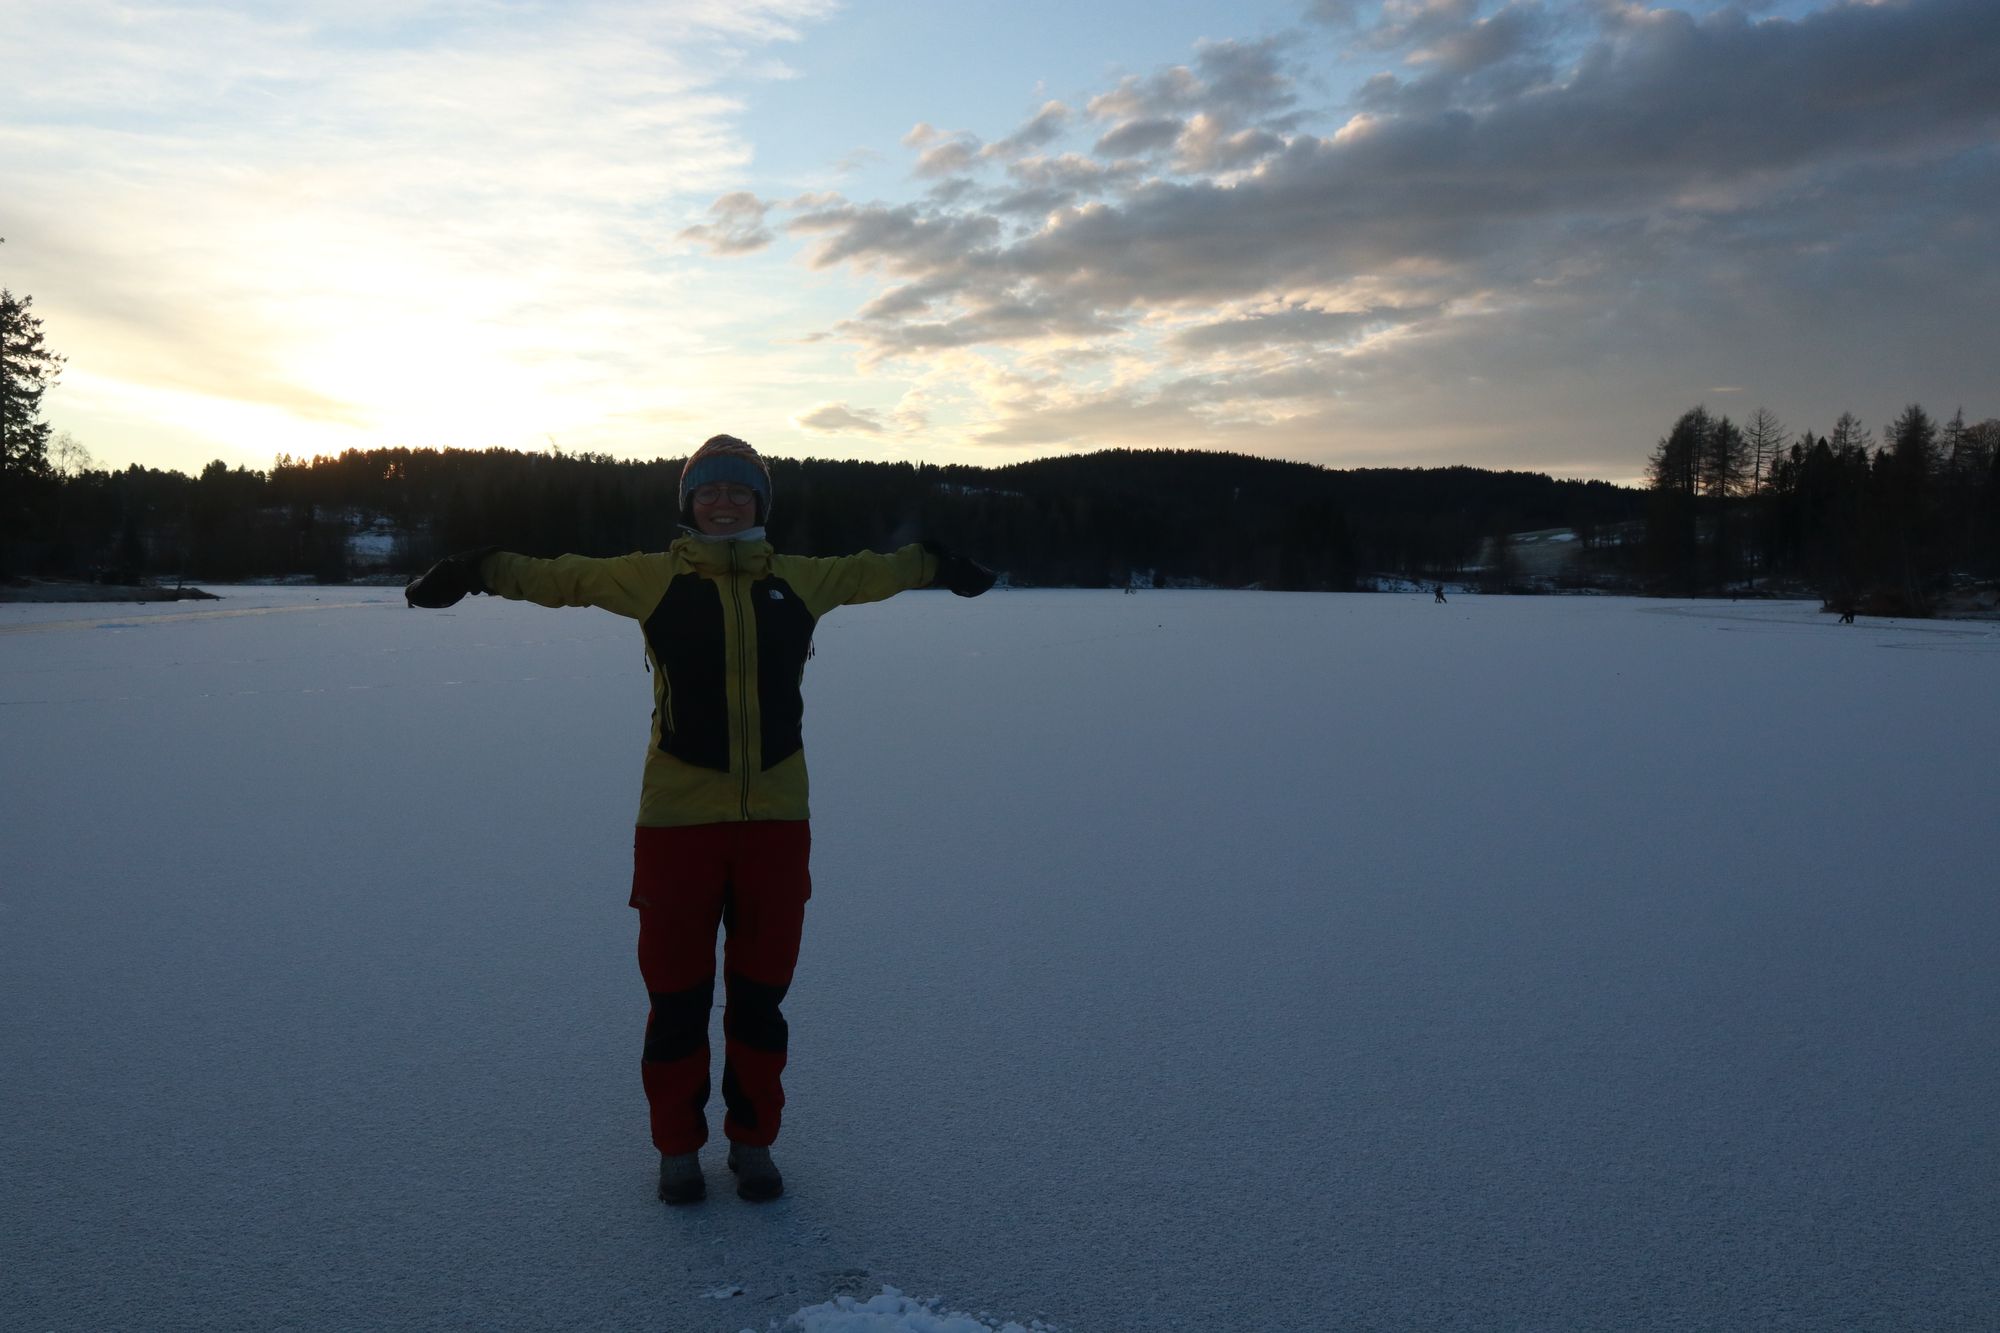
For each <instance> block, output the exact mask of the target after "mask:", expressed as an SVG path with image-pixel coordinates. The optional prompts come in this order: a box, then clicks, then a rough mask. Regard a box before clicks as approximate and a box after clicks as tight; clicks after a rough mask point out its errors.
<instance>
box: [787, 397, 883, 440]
mask: <svg viewBox="0 0 2000 1333" xmlns="http://www.w3.org/2000/svg"><path fill="white" fill-rule="evenodd" d="M792 424H793V425H795V426H797V427H798V428H799V429H801V430H807V431H812V432H814V433H815V434H819V435H886V434H888V432H889V428H888V427H887V426H885V425H884V424H882V416H881V413H879V412H876V411H873V410H872V409H869V408H856V407H849V406H848V405H847V404H846V403H821V404H820V405H819V406H818V407H815V408H812V409H810V410H808V411H805V412H801V413H799V414H798V415H797V416H795V417H793V418H792Z"/></svg>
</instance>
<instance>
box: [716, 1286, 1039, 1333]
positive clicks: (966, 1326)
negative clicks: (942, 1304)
mask: <svg viewBox="0 0 2000 1333" xmlns="http://www.w3.org/2000/svg"><path fill="white" fill-rule="evenodd" d="M772 1327H773V1329H774V1330H775V1333H1060V1330H1059V1329H1058V1328H1057V1327H1056V1326H1055V1325H1054V1324H1046V1323H1043V1322H1042V1321H1041V1320H1039V1319H1031V1320H1029V1321H1028V1322H1027V1323H1025V1324H1022V1323H1018V1322H1016V1321H1014V1320H1012V1319H1009V1320H1005V1321H1003V1322H1000V1323H994V1322H993V1321H992V1319H991V1317H990V1316H987V1315H983V1314H980V1315H971V1314H964V1313H961V1312H959V1311H955V1310H953V1311H943V1310H939V1309H938V1302H937V1301H936V1300H928V1301H918V1300H912V1299H911V1298H910V1297H908V1296H905V1295H904V1294H903V1293H902V1292H900V1291H898V1290H896V1288H894V1287H884V1288H882V1291H881V1293H880V1294H879V1295H875V1296H870V1297H869V1298H868V1299H867V1300H865V1301H857V1300H855V1299H854V1298H853V1297H852V1296H836V1297H834V1298H833V1299H832V1300H830V1301H827V1302H825V1303H823V1304H820V1305H808V1306H807V1307H806V1308H805V1309H803V1310H800V1311H798V1312H797V1313H795V1314H793V1315H791V1316H790V1317H789V1318H787V1319H786V1320H785V1321H784V1322H783V1323H782V1324H776V1325H773V1326H772ZM743 1333H755V1331H754V1330H752V1329H744V1330H743Z"/></svg>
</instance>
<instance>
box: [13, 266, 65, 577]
mask: <svg viewBox="0 0 2000 1333" xmlns="http://www.w3.org/2000/svg"><path fill="white" fill-rule="evenodd" d="M33 305H34V298H33V297H29V296H20V297H17V296H15V295H14V293H12V292H10V291H7V290H5V289H4V288H0V524H4V526H5V527H6V529H7V531H8V534H9V537H10V539H13V540H18V534H20V533H21V532H22V531H23V529H24V527H25V523H26V519H27V514H28V509H29V504H30V499H31V497H32V495H33V493H34V491H35V489H36V487H37V486H38V485H39V484H40V483H41V482H43V481H44V480H46V479H47V478H48V476H49V423H48V422H46V421H43V420H42V394H43V392H44V391H46V390H47V389H48V387H49V385H51V384H53V383H55V381H56V377H57V375H59V374H60V373H61V372H62V364H63V358H61V357H60V356H57V355H56V354H55V352H53V351H52V350H50V348H49V346H48V344H47V343H46V342H45V341H44V340H43V338H42V321H41V320H39V319H37V318H36V317H35V316H34V314H33V313H31V311H32V307H33ZM0 563H11V560H10V559H9V553H7V552H6V551H5V550H4V549H0Z"/></svg>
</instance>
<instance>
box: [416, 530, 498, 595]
mask: <svg viewBox="0 0 2000 1333" xmlns="http://www.w3.org/2000/svg"><path fill="white" fill-rule="evenodd" d="M499 549H500V548H499V547H497V546H482V547H480V548H479V549H478V550H476V551H460V552H459V553H458V554H457V555H448V556H446V557H445V558H444V559H442V560H440V561H438V562H437V563H436V564H435V565H432V566H431V567H430V568H429V569H427V570H425V571H424V572H423V573H422V574H421V575H420V576H418V577H417V578H414V579H411V580H410V582H409V583H408V585H406V586H405V587H404V589H403V600H404V601H406V602H408V603H409V604H410V605H411V606H421V607H427V608H429V609H430V610H433V611H436V610H440V609H442V608H444V607H447V606H455V605H456V604H457V603H458V600H459V599H460V598H461V597H463V596H465V594H467V593H469V592H485V591H486V580H484V579H482V578H480V577H479V564H480V562H481V561H483V560H484V559H486V557H487V556H489V555H492V554H493V553H494V552H495V551H497V550H499Z"/></svg>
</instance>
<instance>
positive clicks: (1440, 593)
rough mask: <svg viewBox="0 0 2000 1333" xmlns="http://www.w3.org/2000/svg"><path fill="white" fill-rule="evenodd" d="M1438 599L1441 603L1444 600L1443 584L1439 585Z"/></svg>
mask: <svg viewBox="0 0 2000 1333" xmlns="http://www.w3.org/2000/svg"><path fill="white" fill-rule="evenodd" d="M1437 599H1438V600H1439V601H1440V602H1442V601H1443V600H1444V585H1443V584H1442V583H1440V584H1438V586H1437Z"/></svg>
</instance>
